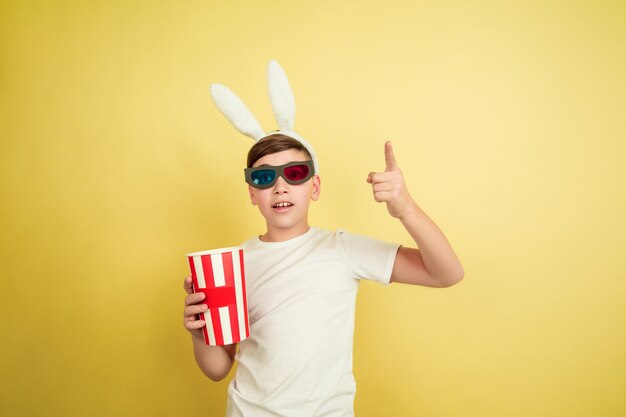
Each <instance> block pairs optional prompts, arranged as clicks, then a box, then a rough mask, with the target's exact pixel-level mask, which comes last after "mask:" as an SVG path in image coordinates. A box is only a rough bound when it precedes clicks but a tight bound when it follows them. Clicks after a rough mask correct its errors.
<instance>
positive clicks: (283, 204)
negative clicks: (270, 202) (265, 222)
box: [274, 203, 291, 207]
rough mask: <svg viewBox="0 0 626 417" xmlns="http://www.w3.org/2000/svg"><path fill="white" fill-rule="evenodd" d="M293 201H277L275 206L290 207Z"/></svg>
mask: <svg viewBox="0 0 626 417" xmlns="http://www.w3.org/2000/svg"><path fill="white" fill-rule="evenodd" d="M289 206H291V203H277V204H276V205H275V206H274V207H289Z"/></svg>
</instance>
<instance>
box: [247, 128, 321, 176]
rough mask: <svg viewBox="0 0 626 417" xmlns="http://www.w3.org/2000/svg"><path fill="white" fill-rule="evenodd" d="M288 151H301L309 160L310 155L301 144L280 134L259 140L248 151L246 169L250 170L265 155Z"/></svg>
mask: <svg viewBox="0 0 626 417" xmlns="http://www.w3.org/2000/svg"><path fill="white" fill-rule="evenodd" d="M288 149H296V150H299V151H302V152H304V154H305V155H306V156H307V158H308V159H311V154H310V153H309V151H307V150H306V148H305V147H304V145H302V143H300V142H299V141H297V140H295V139H294V138H292V137H289V136H287V135H283V134H282V133H275V134H272V135H268V136H266V137H264V138H262V139H259V140H258V141H257V142H256V143H255V144H254V146H252V148H250V150H249V151H248V168H251V167H252V165H254V163H255V162H256V161H258V160H259V159H261V158H263V157H264V156H265V155H270V154H273V153H277V152H282V151H286V150H288Z"/></svg>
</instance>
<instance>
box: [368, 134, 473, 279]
mask: <svg viewBox="0 0 626 417" xmlns="http://www.w3.org/2000/svg"><path fill="white" fill-rule="evenodd" d="M367 182H368V183H370V184H372V192H373V193H374V199H375V200H376V201H378V202H385V203H387V210H388V211H389V214H391V216H393V217H395V218H397V219H399V220H400V221H401V222H402V225H403V226H404V228H405V229H406V231H407V232H408V233H409V234H410V235H411V237H412V238H413V240H414V241H415V244H416V245H417V247H418V249H413V248H404V247H401V248H400V249H399V250H398V253H397V255H396V261H395V264H394V267H393V271H392V273H391V281H392V282H400V283H404V284H414V285H424V286H427V287H449V286H451V285H454V284H456V283H457V282H459V281H460V280H461V279H463V275H464V271H463V266H462V265H461V262H460V261H459V259H458V258H457V256H456V254H455V253H454V250H453V249H452V246H451V245H450V243H449V242H448V240H447V239H446V237H445V235H444V234H443V232H442V231H441V230H440V229H439V227H437V225H436V224H435V223H434V222H433V221H432V220H431V219H430V218H429V217H428V216H427V215H426V213H424V211H423V210H422V209H421V208H420V207H419V206H418V205H417V203H416V202H415V201H414V200H413V198H412V197H411V195H410V193H409V191H408V189H407V187H406V184H405V182H404V177H403V176H402V172H401V171H400V167H399V166H398V163H397V162H396V158H395V155H394V154H393V148H392V147H391V142H390V141H387V142H386V143H385V172H370V174H369V175H368V177H367Z"/></svg>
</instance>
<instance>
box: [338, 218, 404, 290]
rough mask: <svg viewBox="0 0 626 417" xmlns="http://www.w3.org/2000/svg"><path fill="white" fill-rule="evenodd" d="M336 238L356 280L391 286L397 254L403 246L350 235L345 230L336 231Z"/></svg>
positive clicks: (353, 234)
mask: <svg viewBox="0 0 626 417" xmlns="http://www.w3.org/2000/svg"><path fill="white" fill-rule="evenodd" d="M336 237H337V240H338V242H339V250H340V251H341V253H342V255H343V257H344V259H345V261H346V263H347V264H348V267H349V268H350V271H352V273H353V274H354V277H355V278H360V279H369V280H373V281H378V282H380V283H381V284H383V285H389V282H390V280H391V271H392V270H393V264H394V262H395V260H396V253H397V252H398V249H399V248H400V246H401V245H399V244H396V243H389V242H385V241H383V240H378V239H374V238H371V237H368V236H363V235H359V234H355V233H350V232H348V231H346V230H343V229H339V230H337V231H336Z"/></svg>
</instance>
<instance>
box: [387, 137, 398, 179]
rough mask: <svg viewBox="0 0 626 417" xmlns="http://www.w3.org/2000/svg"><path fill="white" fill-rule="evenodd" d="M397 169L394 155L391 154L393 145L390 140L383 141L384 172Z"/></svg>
mask: <svg viewBox="0 0 626 417" xmlns="http://www.w3.org/2000/svg"><path fill="white" fill-rule="evenodd" d="M396 169H398V163H397V162H396V156H395V155H394V154H393V147H392V146H391V141H389V140H388V141H387V142H385V172H389V171H395V170H396Z"/></svg>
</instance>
